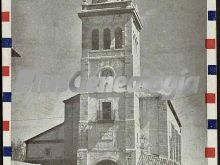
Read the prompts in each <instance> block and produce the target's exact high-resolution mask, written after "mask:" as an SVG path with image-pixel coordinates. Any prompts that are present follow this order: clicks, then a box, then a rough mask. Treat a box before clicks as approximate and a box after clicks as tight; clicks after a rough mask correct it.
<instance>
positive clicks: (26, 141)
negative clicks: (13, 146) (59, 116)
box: [24, 123, 64, 144]
mask: <svg viewBox="0 0 220 165" xmlns="http://www.w3.org/2000/svg"><path fill="white" fill-rule="evenodd" d="M63 124H64V123H61V124H59V125H56V126H54V127H52V128H50V129H48V130H46V131H44V132H41V133H40V134H38V135H36V136H34V137H32V138H30V139H28V140H25V141H24V142H25V143H26V144H27V143H28V142H29V141H31V140H33V139H35V138H37V137H39V136H41V135H43V134H45V133H47V132H50V131H52V130H54V129H56V128H57V127H60V126H62V125H63Z"/></svg>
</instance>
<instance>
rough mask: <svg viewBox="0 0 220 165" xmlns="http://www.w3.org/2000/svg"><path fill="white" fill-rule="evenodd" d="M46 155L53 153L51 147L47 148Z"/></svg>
mask: <svg viewBox="0 0 220 165" xmlns="http://www.w3.org/2000/svg"><path fill="white" fill-rule="evenodd" d="M45 155H46V156H50V155H51V149H50V148H45Z"/></svg>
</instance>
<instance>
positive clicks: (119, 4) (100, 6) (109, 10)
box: [78, 0, 143, 30]
mask: <svg viewBox="0 0 220 165" xmlns="http://www.w3.org/2000/svg"><path fill="white" fill-rule="evenodd" d="M125 13H132V15H133V18H134V23H135V25H136V26H137V29H138V30H141V29H142V28H143V25H142V23H141V19H140V17H139V14H138V9H137V6H135V5H134V4H133V2H132V1H131V0H126V1H125V0H92V2H90V3H89V2H87V1H86V0H84V3H83V4H82V11H81V12H79V13H78V15H79V17H80V18H82V17H91V16H100V15H114V14H125Z"/></svg>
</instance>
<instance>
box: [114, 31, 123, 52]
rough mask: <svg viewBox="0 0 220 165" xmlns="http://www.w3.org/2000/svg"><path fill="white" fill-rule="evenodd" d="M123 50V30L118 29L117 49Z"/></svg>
mask: <svg viewBox="0 0 220 165" xmlns="http://www.w3.org/2000/svg"><path fill="white" fill-rule="evenodd" d="M120 48H122V29H121V28H117V29H116V30H115V49H120Z"/></svg>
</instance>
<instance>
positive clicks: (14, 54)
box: [11, 48, 21, 57]
mask: <svg viewBox="0 0 220 165" xmlns="http://www.w3.org/2000/svg"><path fill="white" fill-rule="evenodd" d="M11 56H12V57H21V55H20V54H19V53H18V52H17V51H15V50H14V49H13V48H12V49H11Z"/></svg>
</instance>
